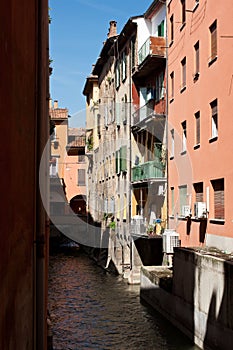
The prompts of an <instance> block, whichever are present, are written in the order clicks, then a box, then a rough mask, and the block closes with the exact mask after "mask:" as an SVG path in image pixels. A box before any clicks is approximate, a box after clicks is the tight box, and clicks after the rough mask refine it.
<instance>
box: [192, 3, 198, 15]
mask: <svg viewBox="0 0 233 350" xmlns="http://www.w3.org/2000/svg"><path fill="white" fill-rule="evenodd" d="M198 6H199V1H198V2H197V3H196V5H195V6H194V8H193V13H194V12H195V11H196V9H197V8H198Z"/></svg>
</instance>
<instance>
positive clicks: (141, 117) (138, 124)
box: [131, 99, 165, 139]
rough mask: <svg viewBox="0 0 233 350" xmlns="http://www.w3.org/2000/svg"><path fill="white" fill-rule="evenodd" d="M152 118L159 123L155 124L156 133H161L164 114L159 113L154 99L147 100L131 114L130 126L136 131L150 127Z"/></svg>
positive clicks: (159, 110)
mask: <svg viewBox="0 0 233 350" xmlns="http://www.w3.org/2000/svg"><path fill="white" fill-rule="evenodd" d="M152 120H153V121H158V122H159V125H158V126H157V133H158V135H159V134H161V135H162V133H163V130H164V127H165V115H164V114H161V107H160V106H158V105H156V106H155V100H154V99H151V100H149V101H148V102H147V103H146V104H145V105H144V106H142V107H141V108H138V109H137V110H136V112H134V113H133V114H132V118H131V128H132V130H133V131H136V132H137V131H138V130H139V129H141V128H143V129H145V128H147V127H150V121H152ZM160 129H161V130H160ZM161 139H162V138H161Z"/></svg>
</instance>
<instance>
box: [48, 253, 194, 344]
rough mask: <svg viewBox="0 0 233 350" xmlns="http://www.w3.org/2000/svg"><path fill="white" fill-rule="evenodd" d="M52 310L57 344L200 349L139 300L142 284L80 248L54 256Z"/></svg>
mask: <svg viewBox="0 0 233 350" xmlns="http://www.w3.org/2000/svg"><path fill="white" fill-rule="evenodd" d="M49 311H50V314H51V318H52V331H53V349H54V350H69V349H72V350H79V349H81V350H82V349H96V350H98V349H101V350H105V349H106V350H108V349H113V350H124V349H127V350H134V349H137V350H139V349H142V350H144V349H145V350H146V349H147V350H152V349H155V350H162V349H163V350H174V349H180V350H194V349H195V350H197V348H196V347H195V346H193V345H192V344H191V343H190V341H189V340H188V339H187V338H186V337H185V336H183V334H181V333H180V332H179V331H178V330H177V329H176V328H174V327H173V326H171V324H170V323H168V322H167V321H166V320H165V319H164V318H162V316H161V315H160V314H158V313H156V312H155V311H154V310H152V309H151V308H150V307H148V305H146V304H144V303H142V302H141V301H140V297H139V286H131V285H128V284H127V282H126V281H125V280H124V279H122V277H120V276H115V275H112V274H109V273H108V272H105V271H104V270H103V269H102V268H100V267H99V266H97V265H96V263H95V262H94V261H93V260H91V259H90V258H89V257H88V256H86V255H85V254H84V253H83V252H82V251H81V250H80V251H78V253H77V252H75V253H74V252H73V249H70V251H69V250H67V249H66V252H65V253H64V252H57V253H55V254H52V255H51V256H50V265H49Z"/></svg>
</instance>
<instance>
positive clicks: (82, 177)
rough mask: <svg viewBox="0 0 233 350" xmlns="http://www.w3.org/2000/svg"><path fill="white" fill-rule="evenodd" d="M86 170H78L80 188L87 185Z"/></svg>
mask: <svg viewBox="0 0 233 350" xmlns="http://www.w3.org/2000/svg"><path fill="white" fill-rule="evenodd" d="M85 175H86V174H85V169H78V186H85V185H86V176H85Z"/></svg>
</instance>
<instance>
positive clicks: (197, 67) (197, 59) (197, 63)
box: [194, 41, 200, 79]
mask: <svg viewBox="0 0 233 350" xmlns="http://www.w3.org/2000/svg"><path fill="white" fill-rule="evenodd" d="M194 50H195V67H194V79H197V78H198V76H199V71H200V52H199V41H198V42H197V43H196V44H195V45H194Z"/></svg>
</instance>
